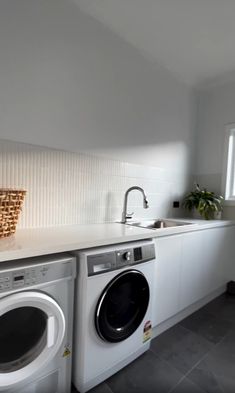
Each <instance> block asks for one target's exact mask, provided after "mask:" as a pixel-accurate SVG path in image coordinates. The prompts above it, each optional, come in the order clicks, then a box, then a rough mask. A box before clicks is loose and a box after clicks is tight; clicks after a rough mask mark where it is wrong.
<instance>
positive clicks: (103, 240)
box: [0, 219, 235, 262]
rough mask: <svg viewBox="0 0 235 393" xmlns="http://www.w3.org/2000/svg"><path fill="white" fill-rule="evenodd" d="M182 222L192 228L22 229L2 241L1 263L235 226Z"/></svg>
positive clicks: (111, 225)
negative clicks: (187, 223)
mask: <svg viewBox="0 0 235 393" xmlns="http://www.w3.org/2000/svg"><path fill="white" fill-rule="evenodd" d="M178 220H181V221H186V220H187V221H188V222H190V223H192V225H186V226H181V227H180V226H178V227H172V228H164V229H158V230H152V229H146V228H139V227H132V226H130V225H124V224H121V223H106V224H87V225H85V224H84V225H71V226H70V225H68V226H63V227H49V228H32V229H18V230H17V232H16V234H15V235H13V236H11V237H9V238H4V239H0V262H4V261H9V260H16V259H22V258H30V257H36V256H42V255H49V254H56V253H61V252H69V251H74V250H82V249H86V248H94V247H102V246H107V245H111V244H118V243H126V242H131V241H138V240H143V239H152V238H158V237H166V236H173V235H178V234H183V233H187V232H194V231H198V230H206V229H212V228H219V227H227V226H235V221H225V220H213V221H209V222H208V221H204V220H189V219H178Z"/></svg>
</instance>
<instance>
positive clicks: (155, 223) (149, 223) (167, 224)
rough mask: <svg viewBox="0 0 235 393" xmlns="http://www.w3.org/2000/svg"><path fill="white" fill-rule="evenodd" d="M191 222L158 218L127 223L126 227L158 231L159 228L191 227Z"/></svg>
mask: <svg viewBox="0 0 235 393" xmlns="http://www.w3.org/2000/svg"><path fill="white" fill-rule="evenodd" d="M192 224H193V223H192V222H185V221H174V220H168V219H163V218H159V219H156V220H144V221H136V222H127V223H126V225H132V226H134V227H140V228H149V229H159V228H171V227H178V226H183V225H192Z"/></svg>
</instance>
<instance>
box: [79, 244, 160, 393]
mask: <svg viewBox="0 0 235 393" xmlns="http://www.w3.org/2000/svg"><path fill="white" fill-rule="evenodd" d="M76 255H77V258H78V277H77V282H76V289H75V327H74V343H73V346H74V352H73V353H74V357H73V376H72V380H73V383H74V385H75V387H76V388H77V390H78V391H79V392H81V393H83V392H86V391H87V390H89V389H91V388H92V387H94V386H96V385H97V384H99V383H100V382H102V381H104V380H105V379H106V378H108V377H109V376H111V375H112V374H114V373H115V372H117V371H118V370H120V369H121V368H122V367H124V366H125V365H127V364H128V363H130V362H131V361H133V360H134V359H135V358H137V357H138V356H139V355H141V354H142V353H143V352H145V351H146V350H147V349H148V348H149V346H150V338H151V319H152V310H151V307H152V301H151V295H152V291H153V279H154V264H155V248H154V242H153V241H151V240H145V241H139V242H132V243H125V244H120V245H114V246H108V247H100V248H96V249H90V250H83V251H80V252H77V253H76Z"/></svg>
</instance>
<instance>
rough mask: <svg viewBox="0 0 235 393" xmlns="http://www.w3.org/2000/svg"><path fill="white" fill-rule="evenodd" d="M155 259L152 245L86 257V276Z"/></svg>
mask: <svg viewBox="0 0 235 393" xmlns="http://www.w3.org/2000/svg"><path fill="white" fill-rule="evenodd" d="M154 258H155V247H154V244H153V243H150V244H145V245H142V246H139V247H138V246H137V247H128V248H124V249H118V250H116V251H111V252H104V253H99V254H95V255H89V256H88V257H87V268H88V276H94V275H96V274H101V273H105V272H108V271H111V270H116V269H120V268H122V267H125V266H129V265H136V264H138V263H143V262H147V261H150V260H152V259H154Z"/></svg>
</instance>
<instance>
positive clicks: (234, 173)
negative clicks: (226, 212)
mask: <svg viewBox="0 0 235 393" xmlns="http://www.w3.org/2000/svg"><path fill="white" fill-rule="evenodd" d="M223 189H224V195H225V201H228V202H230V203H231V204H235V124H230V125H228V126H227V127H226V139H225V160H224V171H223Z"/></svg>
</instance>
